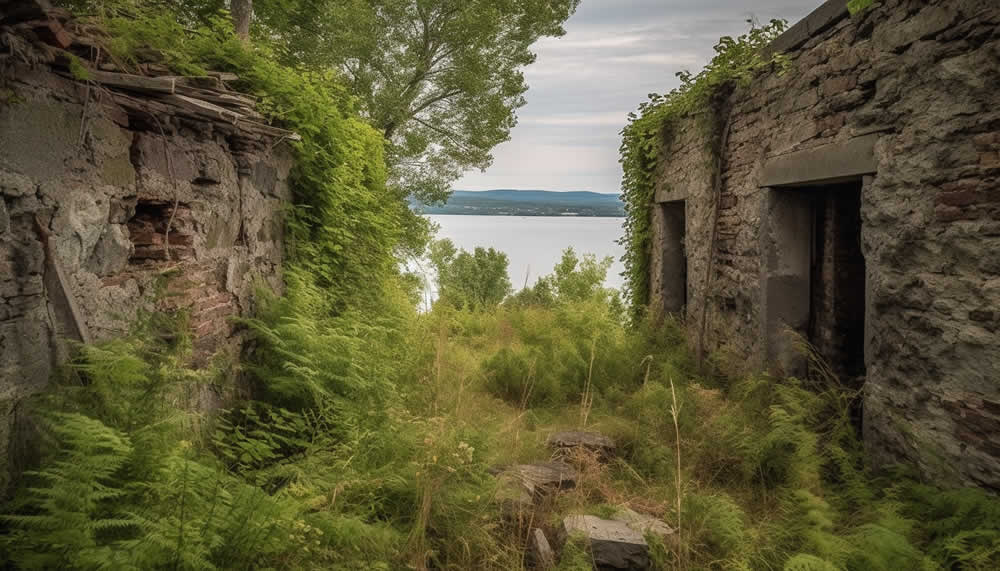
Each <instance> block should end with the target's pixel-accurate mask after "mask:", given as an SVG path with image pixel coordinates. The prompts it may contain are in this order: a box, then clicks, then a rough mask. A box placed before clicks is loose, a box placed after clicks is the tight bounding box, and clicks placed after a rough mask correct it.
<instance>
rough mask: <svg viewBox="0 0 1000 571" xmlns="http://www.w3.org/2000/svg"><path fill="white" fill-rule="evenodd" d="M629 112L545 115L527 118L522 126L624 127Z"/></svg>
mask: <svg viewBox="0 0 1000 571" xmlns="http://www.w3.org/2000/svg"><path fill="white" fill-rule="evenodd" d="M627 115H628V111H613V112H606V113H593V114H566V115H545V116H541V117H526V118H524V119H522V120H521V122H520V124H522V125H551V126H559V127H594V126H599V125H619V126H620V125H624V124H625V122H626V117H627Z"/></svg>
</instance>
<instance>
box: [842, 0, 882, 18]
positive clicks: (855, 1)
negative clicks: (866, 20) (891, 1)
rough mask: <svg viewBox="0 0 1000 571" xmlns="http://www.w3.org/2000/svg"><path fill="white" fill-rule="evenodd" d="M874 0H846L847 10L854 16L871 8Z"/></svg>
mask: <svg viewBox="0 0 1000 571" xmlns="http://www.w3.org/2000/svg"><path fill="white" fill-rule="evenodd" d="M874 2H875V0H847V11H848V12H850V13H851V16H856V15H858V14H861V13H863V12H864V11H866V10H868V9H869V8H871V5H872V4H873V3H874Z"/></svg>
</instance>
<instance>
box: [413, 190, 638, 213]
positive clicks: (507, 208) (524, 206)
mask: <svg viewBox="0 0 1000 571" xmlns="http://www.w3.org/2000/svg"><path fill="white" fill-rule="evenodd" d="M411 206H413V208H415V209H417V210H419V211H420V212H422V213H424V214H465V215H493V216H497V215H500V216H624V215H625V207H624V205H623V204H622V202H621V200H619V199H618V195H617V194H603V193H599V192H587V191H569V192H556V191H550V190H509V189H497V190H482V191H473V190H456V191H455V192H453V193H452V195H451V198H449V199H448V202H447V203H446V204H443V205H437V206H428V205H425V204H420V203H419V202H416V201H413V200H411Z"/></svg>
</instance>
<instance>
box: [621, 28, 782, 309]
mask: <svg viewBox="0 0 1000 571" xmlns="http://www.w3.org/2000/svg"><path fill="white" fill-rule="evenodd" d="M784 29H785V22H784V21H782V20H772V21H771V22H769V23H768V24H767V25H765V26H763V27H760V28H758V27H757V26H755V25H754V26H752V27H751V29H750V31H749V32H747V33H746V34H743V35H741V36H739V37H737V38H735V39H734V38H731V37H729V36H725V37H723V38H722V39H720V40H719V43H718V44H716V46H715V56H714V57H713V58H712V61H711V62H709V63H708V65H706V66H705V68H704V69H702V70H701V71H700V72H698V73H697V74H692V73H690V72H687V71H682V72H678V74H677V77H678V79H679V80H680V86H679V87H677V88H676V89H674V90H672V91H671V92H670V93H668V94H667V95H659V94H655V93H653V94H650V96H649V101H646V102H645V103H642V104H640V105H639V110H638V114H636V113H630V114H629V124H628V125H627V126H626V127H625V128H624V129H623V130H622V132H621V135H622V143H621V147H620V149H619V152H620V155H621V158H620V162H621V164H622V169H623V171H624V174H623V178H622V200H623V201H624V202H625V235H624V237H623V238H622V242H621V243H622V245H623V246H624V247H625V255H624V256H623V257H622V261H623V262H624V263H625V294H626V298H627V301H628V302H629V304H630V306H631V308H632V311H633V316H638V315H640V314H641V312H642V308H643V307H644V306H645V305H646V304H647V303H648V302H649V289H648V288H649V285H648V280H649V275H648V274H649V269H648V263H649V254H650V247H651V246H650V240H651V235H650V232H651V228H650V222H651V220H650V217H651V213H650V208H651V206H652V202H653V190H654V184H655V181H654V176H655V169H656V165H657V164H658V162H659V161H661V160H663V158H664V157H662V156H661V154H662V152H663V148H664V146H665V138H666V135H667V133H669V131H670V129H671V127H672V126H673V124H674V123H675V122H676V121H678V120H679V119H681V118H683V117H689V116H693V115H694V114H696V113H698V112H704V114H703V116H705V117H707V118H708V119H709V124H708V128H709V129H710V130H711V131H713V136H711V137H709V139H710V143H711V144H713V145H716V144H717V143H718V133H716V132H715V131H718V130H720V129H721V122H723V121H721V119H723V118H720V117H718V110H717V109H714V108H713V107H714V106H715V99H716V98H717V96H718V95H719V94H720V93H722V92H723V91H724V89H726V88H727V87H730V86H732V85H733V84H738V85H739V84H747V83H749V82H750V81H751V80H752V78H753V76H754V74H755V73H756V72H757V71H758V70H760V69H763V68H765V67H767V66H769V65H771V63H772V62H774V61H779V62H780V56H777V55H775V56H771V57H764V56H763V55H762V48H764V47H765V46H767V44H769V43H770V42H771V40H773V39H774V38H776V37H777V36H778V35H779V34H781V32H783V31H784ZM712 153H713V154H718V150H717V149H712Z"/></svg>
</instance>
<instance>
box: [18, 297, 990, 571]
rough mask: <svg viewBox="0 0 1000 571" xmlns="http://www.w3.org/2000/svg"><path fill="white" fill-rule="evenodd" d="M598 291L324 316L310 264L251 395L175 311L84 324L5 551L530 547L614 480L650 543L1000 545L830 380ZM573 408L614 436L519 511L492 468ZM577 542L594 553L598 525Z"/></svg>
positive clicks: (451, 564)
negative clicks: (87, 331) (631, 313)
mask: <svg viewBox="0 0 1000 571" xmlns="http://www.w3.org/2000/svg"><path fill="white" fill-rule="evenodd" d="M581 291H585V292H586V293H585V294H579V295H575V296H574V297H572V298H570V297H568V296H564V297H565V298H564V299H560V297H559V296H558V295H557V296H555V297H554V298H552V299H549V300H548V301H547V302H546V303H529V302H525V301H524V300H522V302H519V303H511V304H508V306H505V307H500V308H496V309H495V310H491V311H479V312H470V311H465V310H458V309H454V308H449V307H446V306H443V305H439V306H438V307H437V308H435V310H434V311H432V312H430V313H428V314H422V315H417V314H415V313H414V312H413V311H412V309H410V308H409V306H408V303H407V302H406V301H405V299H404V298H403V296H402V295H397V294H394V293H392V292H387V293H386V296H384V298H385V299H386V300H388V301H387V305H386V307H383V308H381V309H380V310H379V311H378V312H377V313H374V314H365V315H364V316H361V315H350V314H341V315H338V316H337V317H336V318H320V317H317V315H320V314H321V313H320V312H317V311H316V308H317V307H321V306H322V304H321V303H319V300H320V297H318V296H319V294H318V293H317V292H310V291H309V290H308V289H306V288H302V289H299V290H297V291H296V292H295V293H293V295H292V296H291V297H289V298H286V299H283V300H272V301H271V302H270V303H268V304H265V310H264V311H263V312H262V314H261V315H260V316H259V319H255V320H251V321H248V322H247V323H246V325H247V327H249V329H250V330H251V331H253V332H254V334H255V337H256V339H257V342H256V346H257V349H256V351H255V352H254V354H253V355H252V357H251V358H248V359H247V360H246V361H245V362H243V363H242V364H241V365H240V366H241V367H242V368H243V370H244V372H245V374H246V375H247V376H249V377H250V378H251V379H252V380H253V382H252V384H253V391H252V394H253V398H252V399H247V400H245V401H241V402H238V403H236V404H235V405H234V406H233V408H232V409H231V410H228V411H224V412H222V413H219V414H216V415H211V416H201V415H196V414H192V413H189V412H186V411H185V408H184V406H183V402H185V399H183V398H180V397H182V396H183V395H185V394H190V393H191V392H192V391H196V390H204V387H205V386H206V385H212V384H219V383H222V382H223V381H222V380H221V379H222V378H223V377H222V376H219V375H215V373H213V371H191V370H188V369H186V368H185V366H184V363H185V362H186V361H185V359H186V354H187V350H188V346H189V344H188V343H187V342H186V340H185V338H184V336H183V334H181V333H182V332H180V331H176V330H175V331H173V333H171V334H164V328H165V327H166V326H165V325H164V323H163V322H162V320H153V321H151V322H150V323H148V324H147V325H146V329H145V330H140V332H139V333H137V335H136V336H135V337H133V338H129V339H124V340H118V341H115V342H111V343H108V344H104V345H101V346H97V347H91V348H84V349H83V350H82V352H81V356H80V358H79V359H78V361H77V362H76V364H75V366H74V367H73V368H72V369H71V370H70V371H68V374H67V375H66V378H65V379H64V380H63V382H62V383H61V384H59V385H58V386H57V387H56V388H55V389H54V390H53V392H52V393H51V394H50V395H49V396H48V397H47V398H45V399H43V401H41V402H39V403H38V404H36V405H35V408H36V410H37V411H38V418H40V419H41V420H40V423H39V424H40V426H41V427H43V428H42V429H41V433H42V434H43V435H44V438H46V439H47V440H46V441H45V446H44V447H43V449H44V450H45V451H46V454H45V455H44V457H43V458H42V459H41V460H40V462H41V463H40V468H39V470H38V471H36V472H33V473H29V474H28V475H26V477H25V478H24V479H23V480H22V487H21V489H20V490H19V491H18V494H17V495H16V497H15V499H14V500H13V501H12V502H10V503H9V504H8V505H7V506H6V508H5V509H4V511H5V512H7V513H8V514H10V515H8V516H7V517H6V518H5V520H4V521H5V531H4V534H3V535H2V536H0V540H2V541H3V543H4V548H5V549H4V553H5V557H6V558H7V559H8V564H10V565H14V566H16V568H25V569H29V568H86V569H89V568H103V567H114V568H119V569H128V568H134V569H156V568H167V567H170V568H174V569H250V568H272V569H331V568H333V569H359V568H368V569H406V568H411V569H518V568H521V567H523V566H524V565H525V564H526V559H525V552H526V546H527V540H528V532H529V531H530V529H531V528H533V527H542V528H543V529H546V530H550V531H551V530H552V529H554V527H555V526H556V525H557V522H558V521H559V520H560V519H561V518H562V517H563V516H565V515H567V514H570V513H591V514H595V515H607V514H608V513H610V512H611V511H613V509H614V508H615V507H618V506H629V507H631V508H633V509H635V510H637V511H641V512H644V513H648V514H652V515H654V516H656V517H658V518H661V519H662V520H663V521H665V522H667V523H668V524H669V525H671V526H672V527H673V528H675V529H676V530H677V532H676V533H675V534H674V535H673V536H672V537H671V538H670V540H669V541H668V542H667V543H666V544H665V543H664V542H662V541H658V540H656V539H655V538H652V537H651V538H650V541H651V543H652V544H653V545H652V547H653V549H652V554H653V560H654V566H655V568H657V569H788V570H805V569H851V570H869V569H886V570H896V569H920V568H922V569H993V568H996V566H997V564H998V562H1000V555H998V553H1000V531H998V528H1000V507H998V503H997V502H996V501H995V500H993V499H990V498H988V497H986V496H985V495H983V494H981V493H980V492H976V491H972V490H951V491H940V490H935V489H933V488H930V487H927V486H924V485H921V484H919V483H917V482H916V481H914V480H912V479H909V478H907V477H905V474H903V473H902V472H900V473H893V474H888V475H878V474H873V473H871V472H869V471H868V470H866V468H865V466H864V461H863V454H862V453H861V449H860V445H859V443H858V440H857V438H856V435H855V430H854V427H852V426H851V425H850V422H849V418H848V414H847V409H848V403H849V401H850V399H851V398H854V395H853V394H851V393H850V392H847V391H843V390H841V389H839V388H838V387H837V386H836V383H835V382H834V380H832V379H825V380H823V381H812V382H807V381H798V380H794V379H774V378H768V377H766V376H746V377H741V378H733V377H728V376H725V375H722V374H720V373H718V371H717V368H712V367H708V368H705V369H701V370H702V371H708V372H707V373H705V372H699V371H700V370H699V368H697V367H696V366H695V364H694V363H693V361H692V359H691V357H690V353H689V351H688V348H687V345H686V341H685V339H684V337H683V335H682V334H681V332H680V328H679V327H677V326H676V324H673V323H670V322H667V323H665V324H663V325H661V326H658V327H654V326H652V325H649V324H645V325H640V326H639V327H635V328H631V327H626V326H625V325H624V324H623V323H622V321H621V318H620V313H621V312H620V311H619V310H617V309H615V308H617V307H619V306H618V304H616V303H615V302H614V300H613V298H612V297H609V296H608V294H607V292H603V291H602V290H599V289H593V288H591V289H587V288H584V290H581ZM373 315H375V316H376V317H373ZM154 331H155V332H156V333H155V334H153V332H154ZM225 369H226V368H225V367H220V368H219V371H224V370H225ZM567 428H586V429H588V430H597V431H600V432H602V433H604V434H606V435H608V436H611V437H612V438H614V439H615V440H616V442H617V443H618V456H616V457H615V458H614V459H613V460H611V461H610V462H607V463H602V462H598V461H597V460H596V459H595V458H592V457H586V456H580V457H577V458H575V459H574V461H575V462H576V463H577V464H578V466H579V467H580V471H581V477H580V479H579V480H578V482H577V486H576V488H574V489H573V490H571V491H568V492H565V493H562V494H560V495H558V496H556V497H555V498H553V499H552V500H551V501H549V502H548V503H546V504H545V505H544V506H543V509H542V510H541V511H540V512H538V513H536V514H535V515H534V516H533V518H532V519H529V520H525V519H514V520H511V519H510V518H506V517H504V516H503V514H502V510H501V505H500V502H498V501H497V497H496V494H497V492H498V486H497V480H496V478H495V477H494V476H493V475H492V472H493V469H495V468H496V467H502V466H505V465H509V464H512V463H518V462H533V461H540V460H547V459H549V457H550V452H549V451H548V450H547V449H546V448H545V446H544V442H545V439H546V437H547V436H548V435H549V434H551V433H552V432H553V431H556V430H560V429H567ZM549 535H550V537H552V536H554V534H552V533H550V534H549ZM560 567H561V568H563V569H581V568H589V567H590V559H589V556H588V554H587V551H586V549H585V548H582V547H580V546H574V545H571V546H570V547H569V548H567V549H566V550H565V551H564V553H563V557H562V560H561V563H560Z"/></svg>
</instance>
